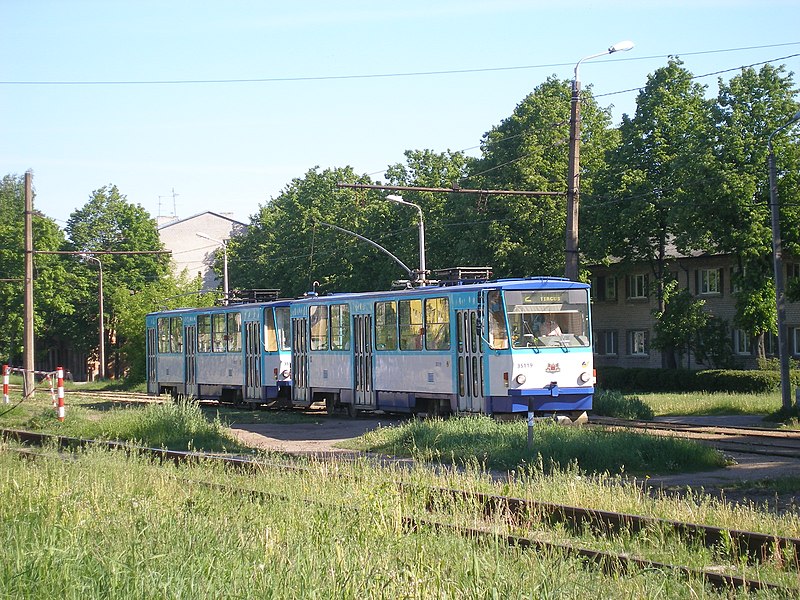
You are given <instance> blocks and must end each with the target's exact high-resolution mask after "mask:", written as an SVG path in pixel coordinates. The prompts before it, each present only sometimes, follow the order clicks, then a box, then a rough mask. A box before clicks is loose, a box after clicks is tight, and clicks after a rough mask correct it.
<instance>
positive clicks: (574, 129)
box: [564, 41, 634, 281]
mask: <svg viewBox="0 0 800 600" xmlns="http://www.w3.org/2000/svg"><path fill="white" fill-rule="evenodd" d="M633 45H634V44H633V42H630V41H624V42H617V43H616V44H614V45H613V46H611V47H610V48H609V49H608V50H606V51H605V52H599V53H597V54H591V55H589V56H584V57H583V58H582V59H580V60H579V61H578V63H577V64H576V65H575V77H574V78H573V79H572V103H571V110H570V118H569V172H568V173H567V236H566V237H567V240H566V268H565V270H564V275H565V277H566V278H567V279H572V280H573V281H577V279H578V207H579V203H580V137H581V99H580V91H581V81H580V79H579V78H578V68H579V67H580V65H581V63H582V62H584V61H587V60H591V59H593V58H597V57H598V56H605V55H606V54H613V53H614V52H625V51H627V50H630V49H631V48H633Z"/></svg>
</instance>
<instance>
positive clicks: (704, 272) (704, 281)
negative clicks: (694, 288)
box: [698, 269, 722, 296]
mask: <svg viewBox="0 0 800 600" xmlns="http://www.w3.org/2000/svg"><path fill="white" fill-rule="evenodd" d="M699 279H700V281H699V284H700V289H699V290H698V294H700V295H701V296H718V295H719V294H721V293H722V287H721V285H720V283H721V282H722V278H721V277H720V273H719V269H700V278H699Z"/></svg>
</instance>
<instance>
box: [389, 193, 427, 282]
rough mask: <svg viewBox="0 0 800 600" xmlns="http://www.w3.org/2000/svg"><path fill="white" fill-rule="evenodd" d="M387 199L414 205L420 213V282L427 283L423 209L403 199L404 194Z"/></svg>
mask: <svg viewBox="0 0 800 600" xmlns="http://www.w3.org/2000/svg"><path fill="white" fill-rule="evenodd" d="M386 199H387V200H389V201H390V202H394V203H396V204H403V205H405V206H412V207H414V208H416V209H417V212H418V213H419V283H420V285H425V281H426V276H427V271H426V268H425V223H424V222H423V220H422V209H421V208H420V207H419V206H417V205H416V204H414V203H412V202H407V201H405V200H403V197H402V196H394V195H389V196H386Z"/></svg>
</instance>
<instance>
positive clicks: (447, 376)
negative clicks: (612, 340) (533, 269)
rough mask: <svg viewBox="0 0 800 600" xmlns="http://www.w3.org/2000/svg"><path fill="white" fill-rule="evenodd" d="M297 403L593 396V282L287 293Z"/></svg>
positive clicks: (546, 409) (585, 406)
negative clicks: (293, 297) (298, 295)
mask: <svg viewBox="0 0 800 600" xmlns="http://www.w3.org/2000/svg"><path fill="white" fill-rule="evenodd" d="M291 330H292V369H291V371H292V373H293V387H292V403H293V404H294V405H295V406H308V405H310V404H311V403H312V402H319V401H323V400H324V401H325V402H326V404H327V407H328V410H329V411H330V412H332V411H334V410H336V409H337V408H343V409H346V410H347V411H348V412H349V413H350V414H354V413H355V412H356V411H359V410H384V411H387V412H424V413H427V414H442V413H456V414H458V413H485V414H499V413H520V412H528V411H533V412H539V413H551V414H552V413H558V414H567V415H569V416H572V417H575V416H577V415H580V414H581V413H583V412H584V411H587V410H590V409H591V407H592V395H593V393H594V383H595V377H594V370H593V363H592V340H591V322H590V302H589V286H588V285H586V284H583V283H577V282H573V281H569V280H566V279H561V278H529V279H514V280H499V281H493V282H485V283H475V284H465V285H453V286H449V287H439V286H427V287H421V288H416V289H408V290H401V291H391V292H368V293H358V294H335V295H331V296H321V297H309V298H304V299H300V300H295V301H293V302H292V303H291Z"/></svg>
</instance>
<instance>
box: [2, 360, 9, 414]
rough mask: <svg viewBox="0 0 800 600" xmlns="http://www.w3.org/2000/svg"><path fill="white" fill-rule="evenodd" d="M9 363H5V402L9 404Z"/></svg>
mask: <svg viewBox="0 0 800 600" xmlns="http://www.w3.org/2000/svg"><path fill="white" fill-rule="evenodd" d="M8 376H9V370H8V365H3V404H8V402H9V400H8Z"/></svg>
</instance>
